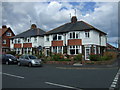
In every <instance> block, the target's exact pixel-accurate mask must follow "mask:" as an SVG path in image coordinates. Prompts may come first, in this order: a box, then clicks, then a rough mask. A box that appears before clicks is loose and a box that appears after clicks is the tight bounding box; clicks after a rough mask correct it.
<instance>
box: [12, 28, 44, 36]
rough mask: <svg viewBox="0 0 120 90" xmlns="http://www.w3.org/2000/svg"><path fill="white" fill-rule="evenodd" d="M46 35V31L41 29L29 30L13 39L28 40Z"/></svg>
mask: <svg viewBox="0 0 120 90" xmlns="http://www.w3.org/2000/svg"><path fill="white" fill-rule="evenodd" d="M44 34H45V31H43V30H41V29H40V28H35V29H29V30H27V31H25V32H22V33H20V34H18V35H16V36H14V37H12V38H26V37H32V36H43V35H44Z"/></svg>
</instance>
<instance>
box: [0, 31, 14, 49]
mask: <svg viewBox="0 0 120 90" xmlns="http://www.w3.org/2000/svg"><path fill="white" fill-rule="evenodd" d="M7 32H10V33H11V36H6V33H5V34H3V36H2V40H6V44H2V46H5V47H10V38H11V37H13V36H14V34H13V33H12V31H11V30H7Z"/></svg>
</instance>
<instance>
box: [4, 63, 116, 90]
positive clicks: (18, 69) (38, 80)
mask: <svg viewBox="0 0 120 90" xmlns="http://www.w3.org/2000/svg"><path fill="white" fill-rule="evenodd" d="M117 72H118V68H117V67H108V68H107V67H105V68H104V67H103V68H101V67H99V68H96V67H93V68H89V67H87V68H86V67H83V68H82V67H73V66H66V65H48V64H45V65H44V66H43V67H31V68H29V67H27V66H17V65H3V66H2V88H72V89H83V88H110V86H111V84H112V82H113V80H114V78H115V76H116V74H117ZM83 90H84V89H83Z"/></svg>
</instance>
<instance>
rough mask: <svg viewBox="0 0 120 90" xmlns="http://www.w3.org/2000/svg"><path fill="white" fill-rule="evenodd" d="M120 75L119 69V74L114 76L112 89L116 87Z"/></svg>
mask: <svg viewBox="0 0 120 90" xmlns="http://www.w3.org/2000/svg"><path fill="white" fill-rule="evenodd" d="M119 75H120V69H119V70H118V72H117V74H116V76H115V78H114V80H113V82H112V84H111V86H110V89H114V88H115V87H116V85H117V83H118V77H119Z"/></svg>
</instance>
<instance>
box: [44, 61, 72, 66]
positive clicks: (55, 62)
mask: <svg viewBox="0 0 120 90" xmlns="http://www.w3.org/2000/svg"><path fill="white" fill-rule="evenodd" d="M46 64H65V65H73V64H74V61H47V62H46Z"/></svg>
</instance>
